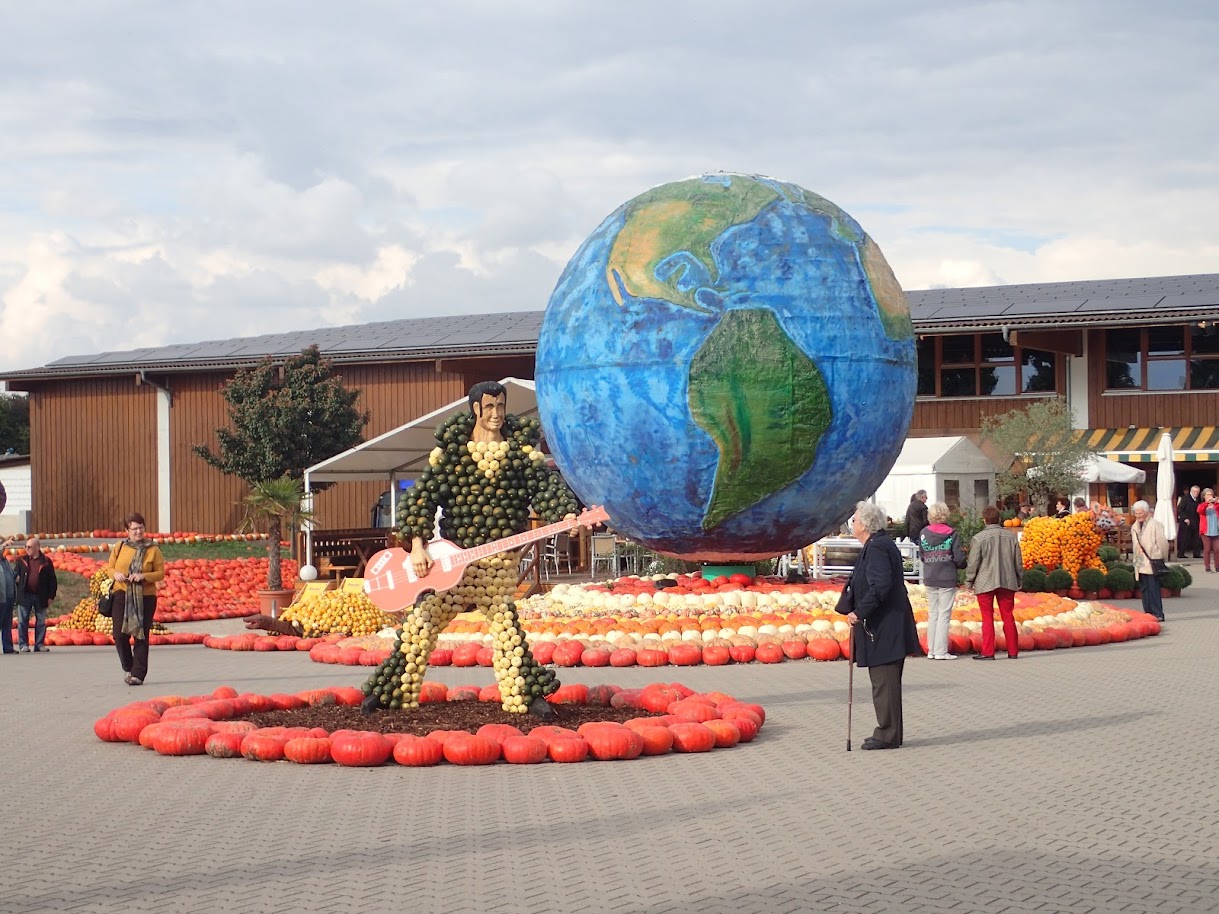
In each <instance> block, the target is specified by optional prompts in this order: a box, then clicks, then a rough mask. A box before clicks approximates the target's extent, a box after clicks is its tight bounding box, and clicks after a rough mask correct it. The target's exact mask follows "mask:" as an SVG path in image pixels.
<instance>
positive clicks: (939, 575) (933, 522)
mask: <svg viewBox="0 0 1219 914" xmlns="http://www.w3.org/2000/svg"><path fill="white" fill-rule="evenodd" d="M948 515H949V510H948V505H946V504H944V503H943V502H942V501H937V502H936V503H935V504H933V505H929V506H928V507H927V520H928V521H929V523H928V524H927V526H926V527H924V528H923V532H922V533H920V534H919V538H918V553H919V558H920V559H921V560H922V562H923V588H924V589H925V590H926V591H927V656H928V657H930V658H931V659H932V660H956V659H957V655H956V654H950V653H948V623H949V622H950V621H951V620H952V607H953V604H954V603H955V602H956V598H957V571H958V570H959V569H961V568H964V567H965V549H964V548H963V547H962V546H961V534H960V533H958V532H957V531H956V530H955V529H954V528H952V527H950V526H949V525H948Z"/></svg>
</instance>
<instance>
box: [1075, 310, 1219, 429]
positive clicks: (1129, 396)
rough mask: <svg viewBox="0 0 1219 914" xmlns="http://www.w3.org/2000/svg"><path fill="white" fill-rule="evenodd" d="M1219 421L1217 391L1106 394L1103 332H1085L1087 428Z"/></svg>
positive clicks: (1177, 425)
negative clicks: (1086, 340)
mask: <svg viewBox="0 0 1219 914" xmlns="http://www.w3.org/2000/svg"><path fill="white" fill-rule="evenodd" d="M1216 424H1219V391H1192V390H1191V391H1180V390H1179V391H1165V392H1164V393H1141V392H1140V393H1117V392H1114V393H1105V331H1103V330H1089V331H1088V427H1089V428H1126V427H1127V426H1131V425H1134V426H1137V427H1138V428H1175V427H1180V426H1191V425H1216Z"/></svg>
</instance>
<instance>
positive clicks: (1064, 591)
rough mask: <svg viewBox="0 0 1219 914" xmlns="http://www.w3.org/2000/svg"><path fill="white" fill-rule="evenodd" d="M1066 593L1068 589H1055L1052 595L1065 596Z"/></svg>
mask: <svg viewBox="0 0 1219 914" xmlns="http://www.w3.org/2000/svg"><path fill="white" fill-rule="evenodd" d="M1067 593H1068V591H1066V590H1056V591H1054V596H1056V597H1065V596H1066V595H1067Z"/></svg>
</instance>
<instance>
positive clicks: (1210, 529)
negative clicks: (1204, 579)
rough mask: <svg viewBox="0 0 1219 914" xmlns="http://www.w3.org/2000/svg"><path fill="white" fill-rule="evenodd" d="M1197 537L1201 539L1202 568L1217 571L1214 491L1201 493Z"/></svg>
mask: <svg viewBox="0 0 1219 914" xmlns="http://www.w3.org/2000/svg"><path fill="white" fill-rule="evenodd" d="M1198 535H1199V536H1200V537H1201V538H1202V566H1203V567H1204V568H1205V569H1206V570H1207V571H1209V572H1216V571H1219V501H1216V500H1215V490H1214V489H1206V490H1205V491H1203V493H1202V503H1201V504H1199V505H1198Z"/></svg>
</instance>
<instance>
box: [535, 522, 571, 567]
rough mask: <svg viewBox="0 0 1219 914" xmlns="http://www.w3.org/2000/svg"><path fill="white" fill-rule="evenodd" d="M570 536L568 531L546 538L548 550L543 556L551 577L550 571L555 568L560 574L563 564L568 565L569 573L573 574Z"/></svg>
mask: <svg viewBox="0 0 1219 914" xmlns="http://www.w3.org/2000/svg"><path fill="white" fill-rule="evenodd" d="M568 543H569V537H568V535H567V534H566V533H556V534H555V535H554V536H552V537H551V538H550V539H548V540H546V551H545V554H544V556H543V559H542V560H543V563H544V567H545V569H546V571H547V577H549V571H550V569H551V568H554V573H555V574H558V573H559V572H560V570H561V567H560V566H562V565H563V564H566V565H567V573H568V574H571V549H570V546H569V544H568Z"/></svg>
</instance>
